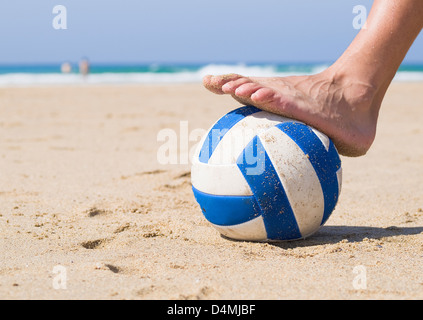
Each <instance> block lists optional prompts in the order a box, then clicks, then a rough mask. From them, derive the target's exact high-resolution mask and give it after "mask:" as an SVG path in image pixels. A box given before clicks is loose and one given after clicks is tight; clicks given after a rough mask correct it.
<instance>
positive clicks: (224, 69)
mask: <svg viewBox="0 0 423 320" xmlns="http://www.w3.org/2000/svg"><path fill="white" fill-rule="evenodd" d="M328 66H329V64H325V63H321V64H316V63H302V64H264V63H257V64H241V63H236V64H234V63H227V64H139V65H136V64H134V65H124V64H114V65H111V64H109V65H100V64H93V65H91V66H90V74H89V75H88V76H85V77H84V76H82V75H80V74H79V72H78V66H77V65H76V64H75V65H72V71H71V72H70V73H62V72H61V65H60V64H50V65H20V66H18V65H3V66H2V65H0V87H19V86H24V87H26V86H46V85H79V84H161V83H163V84H173V83H196V82H200V81H201V79H202V78H203V76H205V75H207V74H226V73H238V74H242V75H246V76H264V77H268V76H269V77H274V76H289V75H308V74H314V73H318V72H320V71H322V70H324V69H325V68H327V67H328ZM394 81H423V64H415V65H412V64H404V65H402V66H401V67H400V69H399V70H398V72H397V75H396V77H395V79H394Z"/></svg>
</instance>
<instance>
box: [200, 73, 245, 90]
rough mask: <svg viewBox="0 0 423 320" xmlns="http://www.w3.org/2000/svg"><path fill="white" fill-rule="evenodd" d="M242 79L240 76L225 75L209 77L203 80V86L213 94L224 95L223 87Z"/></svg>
mask: <svg viewBox="0 0 423 320" xmlns="http://www.w3.org/2000/svg"><path fill="white" fill-rule="evenodd" d="M240 78H242V76H241V75H239V74H234V73H231V74H225V75H219V76H213V75H207V76H205V77H204V78H203V85H204V86H205V87H206V88H207V89H208V90H210V91H211V92H213V93H216V94H224V93H225V92H223V90H222V86H224V85H225V84H226V83H228V82H230V81H235V80H237V79H240Z"/></svg>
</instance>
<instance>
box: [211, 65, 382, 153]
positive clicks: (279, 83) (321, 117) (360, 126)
mask: <svg viewBox="0 0 423 320" xmlns="http://www.w3.org/2000/svg"><path fill="white" fill-rule="evenodd" d="M203 83H204V86H205V87H206V88H207V89H209V90H210V91H212V92H214V93H216V94H231V95H232V96H233V98H234V99H236V100H237V101H239V102H240V103H242V104H246V105H254V106H256V107H258V108H260V109H262V110H266V111H269V112H273V113H277V114H280V115H283V116H286V117H289V118H293V119H297V120H300V121H302V122H304V123H306V124H308V125H310V126H312V127H314V128H316V129H318V130H320V131H322V132H323V133H325V134H326V135H328V136H329V137H330V138H331V139H332V140H333V142H334V144H335V146H336V147H337V149H338V151H339V153H340V154H342V155H345V156H350V157H357V156H361V155H364V154H365V153H366V152H367V151H368V149H369V148H370V146H371V144H372V143H373V140H374V138H375V134H376V123H377V118H378V111H379V107H380V103H381V100H382V99H380V94H378V92H377V90H376V89H375V88H374V87H372V86H370V85H368V84H367V83H363V82H360V81H355V80H353V79H351V78H348V77H343V76H340V75H336V74H335V73H334V72H331V71H330V70H329V69H328V70H326V71H324V72H322V73H320V74H317V75H311V76H296V77H283V78H248V77H243V76H241V75H237V74H229V75H223V76H206V77H204V79H203ZM375 104H379V105H378V106H376V107H375Z"/></svg>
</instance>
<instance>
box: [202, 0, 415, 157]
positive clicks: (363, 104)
mask: <svg viewBox="0 0 423 320" xmlns="http://www.w3.org/2000/svg"><path fill="white" fill-rule="evenodd" d="M422 28H423V1H422V0H402V1H389V0H375V1H374V4H373V8H372V10H371V12H370V14H369V17H368V20H367V25H366V28H363V29H362V30H361V31H360V32H359V34H358V35H357V37H356V38H355V39H354V41H353V42H352V43H351V45H350V46H349V47H348V49H347V50H346V51H345V52H344V54H343V55H342V56H341V57H340V58H339V59H338V60H337V61H336V62H335V63H334V64H333V65H332V66H330V67H329V68H328V69H326V70H325V71H323V72H321V73H319V74H316V75H311V76H301V77H284V78H248V77H243V76H240V75H236V74H231V75H224V76H206V77H205V78H204V79H203V82H204V85H205V87H206V88H207V89H209V90H210V91H212V92H214V93H216V94H231V95H232V96H233V97H234V98H235V99H236V100H237V101H239V102H241V103H243V104H252V105H255V106H256V107H258V108H261V109H263V110H266V111H270V112H274V113H278V114H281V115H284V116H287V117H291V118H295V119H298V120H300V121H303V122H305V123H307V124H308V125H310V126H313V127H315V128H317V129H319V130H321V131H322V132H324V133H326V134H327V135H328V136H329V137H331V138H332V140H333V141H334V143H335V145H336V146H337V148H338V151H339V152H340V153H341V154H343V155H345V156H360V155H364V154H365V153H366V152H367V150H368V149H369V148H370V146H371V144H372V143H373V140H374V138H375V135H376V124H377V119H378V114H379V109H380V106H381V103H382V100H383V98H384V96H385V93H386V91H387V89H388V87H389V85H390V83H391V82H392V79H393V77H394V76H395V74H396V71H397V70H398V68H399V66H400V64H401V62H402V61H403V59H404V57H405V55H406V54H407V52H408V50H409V49H410V47H411V45H412V43H413V42H414V40H415V39H416V37H417V36H418V34H419V33H420V31H421V30H422Z"/></svg>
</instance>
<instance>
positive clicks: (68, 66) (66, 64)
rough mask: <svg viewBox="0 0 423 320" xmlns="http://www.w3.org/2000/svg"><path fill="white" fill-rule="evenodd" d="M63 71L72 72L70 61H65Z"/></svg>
mask: <svg viewBox="0 0 423 320" xmlns="http://www.w3.org/2000/svg"><path fill="white" fill-rule="evenodd" d="M60 70H61V71H62V73H71V72H72V66H71V64H70V63H69V62H64V63H63V64H62V66H61V68H60Z"/></svg>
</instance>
